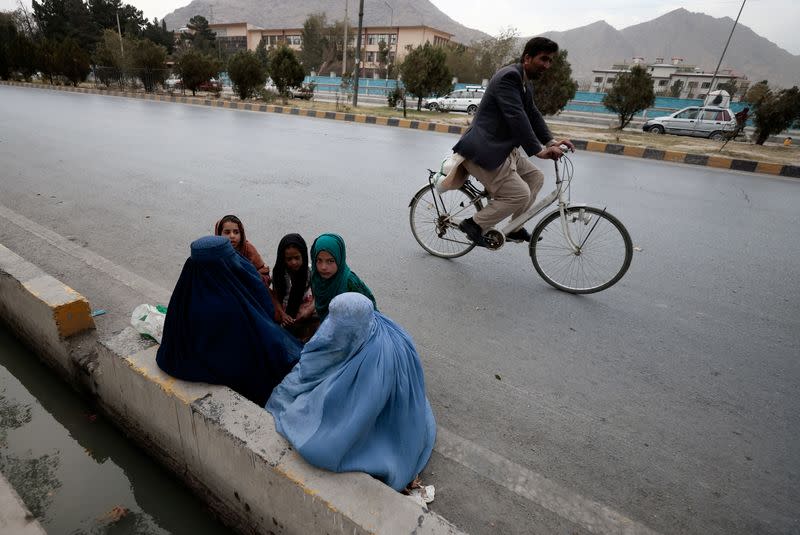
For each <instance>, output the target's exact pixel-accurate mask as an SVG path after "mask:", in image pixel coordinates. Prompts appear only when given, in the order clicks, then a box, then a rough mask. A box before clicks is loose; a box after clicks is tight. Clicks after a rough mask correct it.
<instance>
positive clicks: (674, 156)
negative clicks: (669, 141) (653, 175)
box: [664, 150, 686, 163]
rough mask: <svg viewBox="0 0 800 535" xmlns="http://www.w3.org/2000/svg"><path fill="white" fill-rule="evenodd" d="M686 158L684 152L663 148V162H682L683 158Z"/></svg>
mask: <svg viewBox="0 0 800 535" xmlns="http://www.w3.org/2000/svg"><path fill="white" fill-rule="evenodd" d="M684 158H686V153H685V152H675V151H672V150H665V151H664V161H665V162H678V163H683V159H684Z"/></svg>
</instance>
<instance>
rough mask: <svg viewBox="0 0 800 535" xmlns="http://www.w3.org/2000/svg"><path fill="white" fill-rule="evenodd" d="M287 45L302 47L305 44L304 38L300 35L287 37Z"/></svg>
mask: <svg viewBox="0 0 800 535" xmlns="http://www.w3.org/2000/svg"><path fill="white" fill-rule="evenodd" d="M286 43H287V44H289V45H295V46H300V45H302V44H303V38H302V37H301V36H299V35H287V36H286Z"/></svg>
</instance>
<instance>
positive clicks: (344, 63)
mask: <svg viewBox="0 0 800 535" xmlns="http://www.w3.org/2000/svg"><path fill="white" fill-rule="evenodd" d="M349 3H350V0H344V46H342V48H343V50H342V78H344V73H346V72H347V16H348V15H347V7H348V4H349Z"/></svg>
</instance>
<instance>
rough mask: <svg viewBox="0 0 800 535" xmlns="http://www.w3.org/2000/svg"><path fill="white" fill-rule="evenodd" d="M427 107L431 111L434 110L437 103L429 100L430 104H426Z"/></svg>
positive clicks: (436, 108) (436, 107)
mask: <svg viewBox="0 0 800 535" xmlns="http://www.w3.org/2000/svg"><path fill="white" fill-rule="evenodd" d="M428 109H429V110H431V111H436V110H438V109H439V105H438V104H436V103H435V102H431V103H430V104H428Z"/></svg>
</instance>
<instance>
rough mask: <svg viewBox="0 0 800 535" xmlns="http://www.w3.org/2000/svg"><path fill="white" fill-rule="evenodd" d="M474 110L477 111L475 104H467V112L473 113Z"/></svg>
mask: <svg viewBox="0 0 800 535" xmlns="http://www.w3.org/2000/svg"><path fill="white" fill-rule="evenodd" d="M476 111H478V107H477V106H476V105H475V104H470V105H469V106H467V113H469V114H470V115H473V114H474V113H475V112H476Z"/></svg>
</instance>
